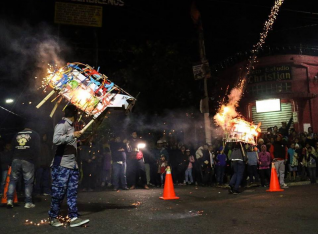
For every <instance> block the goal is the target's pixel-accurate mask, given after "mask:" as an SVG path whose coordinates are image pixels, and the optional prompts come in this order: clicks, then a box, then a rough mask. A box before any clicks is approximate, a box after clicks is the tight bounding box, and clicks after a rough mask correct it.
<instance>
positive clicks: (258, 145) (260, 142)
mask: <svg viewBox="0 0 318 234" xmlns="http://www.w3.org/2000/svg"><path fill="white" fill-rule="evenodd" d="M262 145H264V140H263V139H262V138H259V139H258V144H257V149H258V151H259V152H260V151H261V147H262Z"/></svg>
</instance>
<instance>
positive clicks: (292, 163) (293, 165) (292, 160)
mask: <svg viewBox="0 0 318 234" xmlns="http://www.w3.org/2000/svg"><path fill="white" fill-rule="evenodd" d="M288 156H289V172H290V176H291V174H293V181H296V172H297V167H298V156H297V153H296V151H295V144H294V143H291V144H290V148H289V149H288Z"/></svg>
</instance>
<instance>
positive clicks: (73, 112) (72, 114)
mask: <svg viewBox="0 0 318 234" xmlns="http://www.w3.org/2000/svg"><path fill="white" fill-rule="evenodd" d="M64 116H65V117H66V118H74V120H75V119H76V118H77V108H76V106H74V105H68V106H67V107H66V108H65V110H64Z"/></svg>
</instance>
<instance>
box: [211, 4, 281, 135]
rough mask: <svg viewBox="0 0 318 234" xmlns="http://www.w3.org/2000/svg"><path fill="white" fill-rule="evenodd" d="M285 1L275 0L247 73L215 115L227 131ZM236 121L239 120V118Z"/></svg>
mask: <svg viewBox="0 0 318 234" xmlns="http://www.w3.org/2000/svg"><path fill="white" fill-rule="evenodd" d="M283 3H284V0H276V1H275V4H274V6H273V7H272V8H271V13H270V15H269V16H268V20H267V21H266V22H265V23H264V27H263V31H262V32H261V33H260V39H259V41H258V42H257V43H256V44H255V45H254V46H253V49H252V51H251V56H250V57H249V59H248V62H247V66H246V75H245V76H243V77H241V78H240V79H239V81H238V84H237V85H236V86H235V87H234V88H233V89H232V90H231V92H230V94H229V95H228V101H227V103H226V104H224V99H223V100H222V102H220V108H219V111H218V113H217V114H216V115H215V116H214V120H215V122H216V124H217V125H219V126H221V127H222V128H223V130H224V131H225V132H228V131H230V129H231V128H232V126H233V120H234V118H236V117H238V116H239V114H238V113H237V111H236V108H237V107H238V105H239V101H240V100H241V97H242V95H243V93H244V90H245V86H246V78H247V77H248V76H249V74H250V71H251V69H252V68H253V65H254V64H255V63H256V62H257V61H256V59H257V54H258V52H259V50H260V49H261V48H262V46H263V45H264V43H265V40H266V38H267V36H268V33H269V31H270V30H272V29H273V24H274V22H275V20H276V19H277V15H278V12H279V9H280V7H281V6H282V4H283ZM234 122H237V119H236V120H235V121H234ZM246 132H247V131H246Z"/></svg>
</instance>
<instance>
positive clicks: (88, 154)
mask: <svg viewBox="0 0 318 234" xmlns="http://www.w3.org/2000/svg"><path fill="white" fill-rule="evenodd" d="M92 140H93V139H92V138H90V139H87V140H86V141H84V143H83V145H82V146H81V160H82V170H83V179H82V191H83V192H85V191H90V192H92V191H94V189H95V186H96V174H97V170H96V167H97V155H96V152H95V147H94V145H93V141H92Z"/></svg>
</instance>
